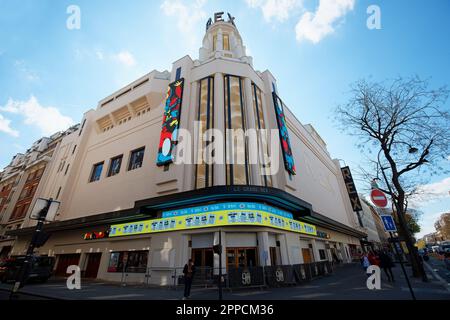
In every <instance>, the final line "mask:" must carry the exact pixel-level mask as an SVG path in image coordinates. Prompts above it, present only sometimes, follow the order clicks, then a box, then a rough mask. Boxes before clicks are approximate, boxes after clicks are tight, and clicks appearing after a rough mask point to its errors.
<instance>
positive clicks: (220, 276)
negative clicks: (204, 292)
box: [219, 230, 223, 301]
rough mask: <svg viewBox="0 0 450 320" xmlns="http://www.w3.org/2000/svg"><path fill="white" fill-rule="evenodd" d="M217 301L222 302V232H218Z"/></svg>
mask: <svg viewBox="0 0 450 320" xmlns="http://www.w3.org/2000/svg"><path fill="white" fill-rule="evenodd" d="M219 246H220V251H219V300H220V301H222V300H223V292H222V291H223V290H222V251H223V250H222V230H219Z"/></svg>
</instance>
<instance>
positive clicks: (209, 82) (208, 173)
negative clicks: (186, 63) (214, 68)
mask: <svg viewBox="0 0 450 320" xmlns="http://www.w3.org/2000/svg"><path fill="white" fill-rule="evenodd" d="M197 121H199V123H200V125H201V127H200V130H199V141H200V137H204V134H205V132H206V131H207V130H209V129H212V128H214V78H212V77H208V78H205V79H203V80H201V81H200V86H199V109H198V118H197ZM201 142H202V146H201V147H200V146H199V148H198V154H197V159H200V161H199V164H198V165H197V167H196V175H195V176H196V179H195V186H196V188H197V189H201V188H206V187H209V186H212V185H213V184H214V182H213V175H214V165H212V164H207V163H205V159H204V157H203V153H204V152H202V151H204V150H206V148H207V147H208V145H209V144H210V143H211V141H205V139H202V140H201ZM207 162H209V161H207Z"/></svg>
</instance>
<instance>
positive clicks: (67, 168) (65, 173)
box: [64, 164, 70, 175]
mask: <svg viewBox="0 0 450 320" xmlns="http://www.w3.org/2000/svg"><path fill="white" fill-rule="evenodd" d="M69 168H70V164H68V165H67V167H66V171H65V172H64V175H67V172H69Z"/></svg>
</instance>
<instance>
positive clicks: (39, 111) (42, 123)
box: [0, 96, 74, 136]
mask: <svg viewBox="0 0 450 320" xmlns="http://www.w3.org/2000/svg"><path fill="white" fill-rule="evenodd" d="M0 111H3V112H9V113H12V114H17V115H20V116H22V117H24V123H25V124H27V125H32V126H35V127H37V128H38V129H39V130H40V131H41V134H42V135H46V136H48V135H51V134H54V133H56V132H58V131H62V130H65V129H67V128H69V127H70V126H72V125H73V124H74V121H73V120H72V119H71V118H69V117H67V116H64V115H62V114H61V112H60V111H59V110H58V109H57V108H55V107H44V106H42V105H40V104H39V102H38V100H37V99H36V98H35V97H34V96H31V98H30V99H29V100H28V101H15V100H13V99H9V100H8V103H7V104H6V105H5V106H3V107H0Z"/></svg>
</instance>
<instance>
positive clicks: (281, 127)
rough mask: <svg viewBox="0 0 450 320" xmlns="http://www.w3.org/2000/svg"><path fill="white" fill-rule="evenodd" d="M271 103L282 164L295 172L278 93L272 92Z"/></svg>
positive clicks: (282, 105) (292, 172)
mask: <svg viewBox="0 0 450 320" xmlns="http://www.w3.org/2000/svg"><path fill="white" fill-rule="evenodd" d="M272 95H273V103H274V105H275V113H276V115H277V123H278V131H279V132H280V140H281V150H282V151H283V158H284V166H285V168H286V170H287V171H288V172H289V173H290V174H291V175H295V174H296V170H297V169H296V167H295V163H294V156H293V155H292V149H291V140H290V139H289V132H288V129H287V126H286V117H285V114H284V104H283V101H281V99H280V98H279V97H278V95H277V94H276V93H275V92H273V93H272Z"/></svg>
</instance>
